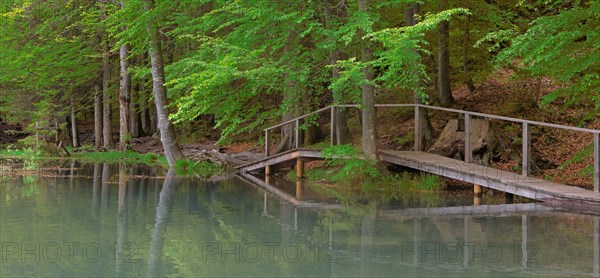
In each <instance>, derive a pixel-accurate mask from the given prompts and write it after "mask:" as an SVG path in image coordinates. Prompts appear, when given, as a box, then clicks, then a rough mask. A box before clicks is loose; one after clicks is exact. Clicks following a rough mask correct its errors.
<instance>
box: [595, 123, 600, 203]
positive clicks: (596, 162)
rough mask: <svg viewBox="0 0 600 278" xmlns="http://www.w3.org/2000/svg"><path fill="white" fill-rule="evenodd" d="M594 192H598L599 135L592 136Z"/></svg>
mask: <svg viewBox="0 0 600 278" xmlns="http://www.w3.org/2000/svg"><path fill="white" fill-rule="evenodd" d="M594 192H600V133H596V134H594Z"/></svg>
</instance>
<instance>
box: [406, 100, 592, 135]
mask: <svg viewBox="0 0 600 278" xmlns="http://www.w3.org/2000/svg"><path fill="white" fill-rule="evenodd" d="M415 105H416V106H419V107H422V108H429V109H434V110H441V111H447V112H454V113H460V114H469V115H471V116H477V117H483V118H491V119H498V120H503V121H509V122H517V123H523V124H525V123H527V124H530V125H538V126H547V127H553V128H560V129H567V130H574V131H581V132H588V133H592V134H600V130H596V129H589V128H582V127H574V126H567V125H559V124H551V123H545V122H538V121H531V120H524V119H519V118H511V117H506V116H496V115H491V114H485V113H480V112H473V111H465V110H458V109H452V108H445V107H438V106H431V105H424V104H413V106H415Z"/></svg>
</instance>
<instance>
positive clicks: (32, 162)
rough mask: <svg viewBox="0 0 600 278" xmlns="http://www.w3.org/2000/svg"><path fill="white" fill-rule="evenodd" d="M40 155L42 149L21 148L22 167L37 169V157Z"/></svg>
mask: <svg viewBox="0 0 600 278" xmlns="http://www.w3.org/2000/svg"><path fill="white" fill-rule="evenodd" d="M41 156H42V151H41V150H39V149H34V148H26V149H24V150H23V169H24V170H37V169H38V167H39V163H38V161H39V159H40V157H41Z"/></svg>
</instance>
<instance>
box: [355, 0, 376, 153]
mask: <svg viewBox="0 0 600 278" xmlns="http://www.w3.org/2000/svg"><path fill="white" fill-rule="evenodd" d="M358 8H359V10H361V11H366V10H367V9H368V8H369V0H358ZM372 60H373V50H372V49H371V46H370V45H369V42H368V41H367V40H365V41H363V48H362V61H363V62H371V61H372ZM363 74H364V76H365V80H367V81H373V79H374V74H373V69H372V68H371V67H365V68H363ZM361 89H362V139H363V140H362V141H363V142H362V143H363V152H364V155H365V158H366V159H373V160H377V129H376V125H377V114H376V111H375V88H374V87H373V85H370V84H363V85H362V86H361Z"/></svg>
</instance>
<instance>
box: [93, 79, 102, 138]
mask: <svg viewBox="0 0 600 278" xmlns="http://www.w3.org/2000/svg"><path fill="white" fill-rule="evenodd" d="M94 142H95V143H96V148H100V147H102V94H101V93H100V85H98V84H96V85H94Z"/></svg>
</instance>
